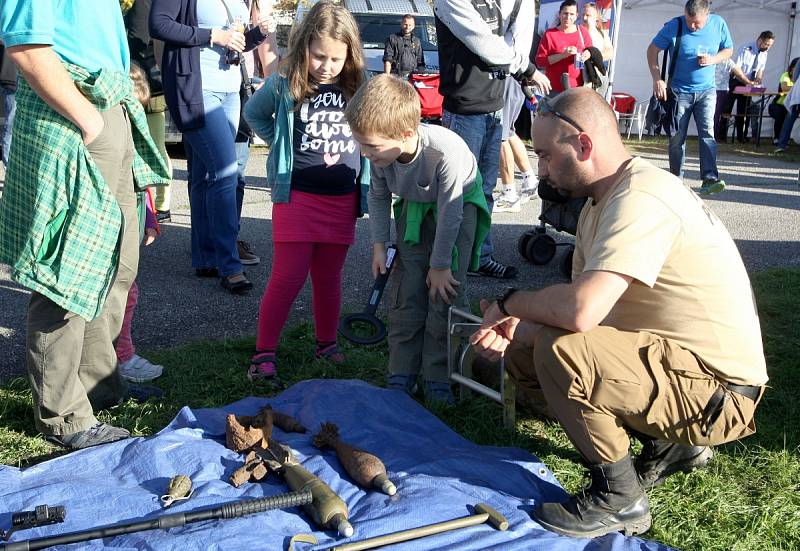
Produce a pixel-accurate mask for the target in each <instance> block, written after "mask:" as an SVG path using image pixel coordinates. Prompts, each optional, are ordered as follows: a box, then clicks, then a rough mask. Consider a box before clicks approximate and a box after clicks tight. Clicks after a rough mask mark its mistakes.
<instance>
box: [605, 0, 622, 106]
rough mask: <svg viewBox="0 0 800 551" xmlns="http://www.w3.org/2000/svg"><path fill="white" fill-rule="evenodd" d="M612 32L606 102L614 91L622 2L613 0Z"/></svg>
mask: <svg viewBox="0 0 800 551" xmlns="http://www.w3.org/2000/svg"><path fill="white" fill-rule="evenodd" d="M612 19H613V25H614V32H613V33H612V38H611V45H612V46H613V47H614V57H613V58H612V59H611V62H610V63H609V64H608V87H607V88H606V101H609V102H610V101H611V93H612V92H613V89H614V73H616V68H617V56H618V55H619V28H620V26H621V23H622V0H614V16H613V18H612Z"/></svg>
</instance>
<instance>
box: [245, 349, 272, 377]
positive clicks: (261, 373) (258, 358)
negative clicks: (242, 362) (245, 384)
mask: <svg viewBox="0 0 800 551" xmlns="http://www.w3.org/2000/svg"><path fill="white" fill-rule="evenodd" d="M277 374H278V360H277V358H276V357H275V352H258V353H256V355H255V356H253V357H252V358H250V367H249V368H248V369H247V378H248V379H250V381H251V382H254V381H261V380H264V379H271V378H273V377H275V375H277Z"/></svg>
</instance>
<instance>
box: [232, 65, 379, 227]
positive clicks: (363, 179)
mask: <svg viewBox="0 0 800 551" xmlns="http://www.w3.org/2000/svg"><path fill="white" fill-rule="evenodd" d="M244 118H245V120H246V121H247V124H249V125H250V128H252V129H253V132H255V133H256V135H257V136H258V137H259V138H261V139H262V140H264V141H265V142H267V143H268V144H269V157H267V182H269V184H270V186H271V188H272V202H273V203H288V202H289V192H290V191H291V183H292V162H293V159H294V146H293V144H292V139H293V128H294V100H293V99H292V96H291V94H290V93H289V86H288V83H287V80H286V77H284V76H282V75H280V74H279V73H275V74H273V75H272V76H271V77H269V78H268V79H267V80H266V82H264V86H262V87H261V88H260V89H259V90H258V91H257V92H256V93H255V94H253V96H252V97H251V98H250V99H249V100H248V101H247V104H246V105H245V108H244ZM369 182H370V168H369V161H368V160H367V159H366V158H364V157H361V173H360V174H359V175H358V183H359V185H358V186H357V188H356V189H357V190H358V196H359V201H358V204H359V206H358V215H359V216H362V215H363V214H365V213H366V212H367V193H368V192H369Z"/></svg>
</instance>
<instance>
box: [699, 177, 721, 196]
mask: <svg viewBox="0 0 800 551" xmlns="http://www.w3.org/2000/svg"><path fill="white" fill-rule="evenodd" d="M724 189H725V180H713V179H711V178H709V179H708V180H703V185H702V186H700V191H699V193H700V195H712V194H714V193H719V192H720V191H722V190H724Z"/></svg>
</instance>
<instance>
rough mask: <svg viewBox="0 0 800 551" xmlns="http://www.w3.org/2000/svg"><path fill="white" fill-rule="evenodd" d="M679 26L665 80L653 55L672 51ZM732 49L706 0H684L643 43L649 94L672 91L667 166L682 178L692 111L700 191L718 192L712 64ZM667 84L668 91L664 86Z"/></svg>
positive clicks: (728, 36) (722, 23) (722, 24)
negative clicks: (672, 125) (680, 13)
mask: <svg viewBox="0 0 800 551" xmlns="http://www.w3.org/2000/svg"><path fill="white" fill-rule="evenodd" d="M679 29H680V31H681V32H680V34H681V38H680V48H679V51H678V52H677V55H676V56H675V73H674V75H673V76H672V80H671V81H670V82H669V85H668V84H667V83H666V82H664V81H663V80H661V69H660V67H659V63H658V55H659V53H660V52H661V51H662V50H666V49H669V50H670V56H671V55H672V54H673V53H674V51H673V50H674V48H675V42H676V37H677V36H678V31H679ZM732 53H733V40H732V39H731V34H730V32H729V31H728V25H727V24H726V23H725V20H724V19H722V18H721V17H720V16H718V15H712V14H710V13H709V3H708V0H689V1H688V2H686V6H685V8H684V15H683V16H682V17H676V18H674V19H671V20H670V21H668V22H667V23H666V24H665V25H664V27H663V28H662V29H661V31H659V33H658V34H657V35H656V36H655V38H653V41H652V42H651V43H650V46H649V47H648V48H647V65H648V68H649V69H650V75H651V76H652V78H653V93H654V94H655V95H656V97H658V98H659V99H663V100H665V99H667V93H668V91H669V93H671V94H672V95H673V96H674V101H675V112H674V116H675V121H676V125H675V126H676V131H675V133H674V134H673V135H672V137H671V138H670V141H669V170H670V172H672V173H673V174H675V175H676V176H678V177H679V178H683V159H684V157H685V156H686V133H687V131H688V128H689V118H690V117H692V116H694V122H695V125H696V126H697V134H698V139H699V145H700V177H701V178H702V186H701V188H700V193H702V194H711V193H718V192H720V191H722V190H723V189H725V181H724V180H721V179H720V177H719V171H718V170H717V143H716V141H715V140H714V109H715V106H716V87H715V81H714V72H715V70H714V66H715V65H716V64H717V63H721V62H722V61H725V60H726V59H728V58H729V57H731V54H732ZM668 87H669V90H668Z"/></svg>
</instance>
